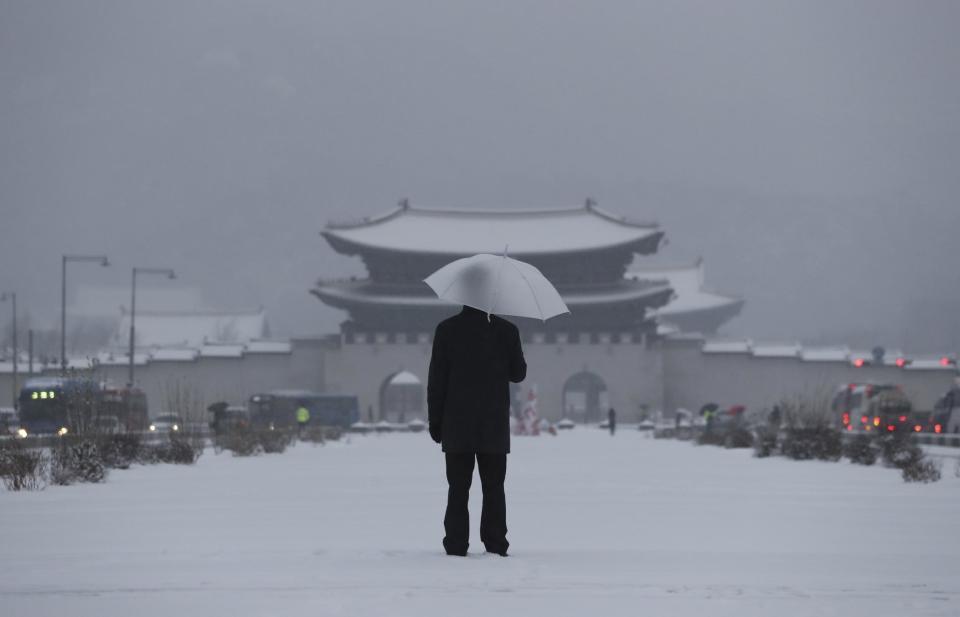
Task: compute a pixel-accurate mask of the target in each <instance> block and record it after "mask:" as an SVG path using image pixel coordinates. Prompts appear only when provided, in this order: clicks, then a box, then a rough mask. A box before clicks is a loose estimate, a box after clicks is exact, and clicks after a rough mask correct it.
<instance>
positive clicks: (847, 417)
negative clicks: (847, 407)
mask: <svg viewBox="0 0 960 617" xmlns="http://www.w3.org/2000/svg"><path fill="white" fill-rule="evenodd" d="M843 424H844V426H846V425H848V424H850V414H848V413H845V414H843Z"/></svg>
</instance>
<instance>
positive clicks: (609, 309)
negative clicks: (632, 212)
mask: <svg viewBox="0 0 960 617" xmlns="http://www.w3.org/2000/svg"><path fill="white" fill-rule="evenodd" d="M321 235H322V236H323V237H324V238H325V239H326V240H327V242H328V243H329V244H330V246H331V247H332V248H333V249H334V250H336V251H337V252H339V253H342V254H345V255H351V256H356V257H359V258H360V259H362V260H363V262H364V265H365V266H366V268H367V272H368V276H367V277H366V278H363V279H356V278H353V279H349V280H321V281H318V283H317V285H316V286H315V287H314V289H313V290H312V292H313V294H314V295H315V296H317V298H319V299H320V300H321V301H322V302H324V303H326V304H328V305H330V306H333V307H335V308H338V309H342V310H345V311H346V312H347V319H346V320H345V321H344V322H343V323H342V324H341V328H340V334H341V343H342V344H341V348H340V350H339V351H338V352H337V353H336V354H334V355H333V356H331V357H330V358H328V363H327V366H328V369H327V374H328V379H329V384H330V386H331V387H332V388H336V389H338V390H340V391H343V392H355V393H357V394H358V395H359V396H360V400H361V407H362V408H363V409H367V408H371V409H373V410H376V413H375V414H374V415H375V416H376V417H377V418H384V417H386V416H387V415H389V414H385V413H384V412H385V411H386V410H387V408H388V399H390V398H391V397H392V395H391V393H390V390H391V388H392V387H393V386H392V385H391V380H393V379H394V377H395V375H397V374H400V373H403V374H409V375H413V376H415V378H416V379H417V380H419V381H420V383H421V387H422V384H423V383H425V380H426V369H427V364H428V362H429V354H430V343H431V338H432V335H433V331H434V328H435V327H436V325H437V323H438V322H440V321H441V320H443V319H444V318H446V317H448V316H450V315H452V314H454V313H455V312H457V311H458V310H459V308H460V307H459V306H452V305H450V304H448V303H446V302H445V301H442V300H440V299H438V298H437V297H436V296H435V294H434V293H433V291H432V290H431V289H430V288H429V287H428V286H427V285H426V284H425V283H424V282H423V279H424V278H426V277H427V276H428V275H430V274H431V273H432V272H434V271H435V270H437V269H439V268H440V267H442V266H444V265H445V264H447V263H449V262H451V261H454V260H456V259H459V258H462V257H468V256H470V255H474V254H477V253H491V254H500V253H503V252H504V251H508V252H509V254H510V256H511V257H514V258H516V259H519V260H522V261H526V262H528V263H530V264H532V265H534V266H536V267H537V268H538V269H539V270H540V271H541V272H543V273H544V275H546V276H547V277H548V278H549V279H550V280H551V281H552V282H553V283H554V285H555V286H556V287H557V290H558V291H559V292H560V295H561V296H562V297H563V299H564V301H565V302H566V304H567V306H568V307H569V308H570V311H571V312H570V314H568V315H561V316H559V317H556V318H553V319H551V320H549V321H547V322H540V321H537V320H531V319H523V318H510V319H511V320H512V321H514V322H515V323H516V324H517V325H518V327H519V328H520V331H521V336H522V338H523V341H524V351H525V354H526V356H527V364H528V367H529V368H528V373H527V379H526V381H525V382H524V384H523V386H522V387H520V388H514V394H515V400H514V402H515V403H517V404H519V403H520V402H521V401H522V400H524V399H525V398H526V395H527V390H529V389H530V388H532V387H536V390H537V394H538V407H539V413H540V414H541V415H543V416H545V417H548V418H553V419H559V418H561V417H571V418H572V419H574V420H579V421H594V420H598V419H599V418H600V417H602V416H605V414H606V410H607V407H608V406H612V407H614V408H616V409H617V410H618V411H619V412H620V413H621V417H622V418H625V419H626V418H635V417H638V415H639V414H641V413H642V412H643V411H644V410H647V409H658V408H661V407H662V406H663V403H664V401H663V366H662V353H661V351H660V346H659V340H660V334H659V333H658V328H659V327H660V326H659V324H658V322H657V319H656V315H657V311H658V310H662V309H664V307H667V306H668V305H669V304H670V302H671V301H673V300H675V299H677V294H676V293H675V291H674V288H673V287H672V286H671V284H670V283H671V281H670V279H671V276H677V274H676V273H674V272H672V271H664V270H660V271H653V270H651V271H649V272H646V273H638V272H637V271H631V272H628V270H629V269H630V267H631V265H632V264H633V263H634V261H635V259H637V258H642V257H644V256H647V255H652V254H654V253H656V252H657V250H658V249H659V248H660V246H661V244H662V241H663V238H664V232H663V231H662V230H661V229H660V228H659V227H658V226H657V225H656V224H655V223H649V222H642V221H631V220H628V219H626V218H624V217H620V216H616V215H614V214H612V213H610V212H607V211H605V210H602V209H600V208H598V207H597V206H596V204H594V203H593V202H592V201H590V200H588V201H587V202H586V203H585V204H584V205H583V206H582V207H573V208H553V209H538V210H454V209H428V208H419V207H412V206H410V205H409V203H407V202H406V201H404V202H401V204H400V206H399V207H398V208H396V209H395V210H393V211H390V212H388V213H386V214H383V215H381V216H376V217H368V218H365V219H363V220H361V221H357V222H353V223H345V224H330V225H328V226H327V228H326V229H324V230H323V231H322V232H321ZM700 267H701V266H700V264H699V263H698V264H697V266H696V268H698V269H697V271H696V272H697V273H701V272H702V271H701V270H700V269H699V268H700ZM688 278H689V277H688ZM687 294H689V295H692V294H694V290H692V289H687ZM688 299H689V298H688ZM693 300H694V303H695V301H696V298H694V299H693ZM733 304H734V305H735V307H734V308H731V307H730V306H729V305H728V304H724V305H723V306H719V305H717V306H697V307H694V308H696V309H697V310H696V311H694V313H695V314H694V313H691V312H689V311H687V310H686V309H685V308H684V307H680V311H679V312H678V313H677V314H678V315H679V314H681V313H682V314H683V315H686V316H687V318H688V319H699V320H700V321H699V323H704V324H709V328H710V330H711V331H713V330H715V329H716V328H717V327H718V326H719V324H720V323H722V322H723V321H725V320H727V319H730V318H731V317H732V316H734V315H735V314H736V312H737V311H738V310H739V307H740V306H741V305H742V302H740V301H736V302H734V303H733ZM687 308H689V307H687Z"/></svg>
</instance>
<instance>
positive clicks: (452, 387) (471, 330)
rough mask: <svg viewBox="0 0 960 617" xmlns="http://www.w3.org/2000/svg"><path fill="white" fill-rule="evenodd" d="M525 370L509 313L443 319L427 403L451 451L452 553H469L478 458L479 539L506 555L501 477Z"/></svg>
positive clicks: (433, 429) (448, 539)
mask: <svg viewBox="0 0 960 617" xmlns="http://www.w3.org/2000/svg"><path fill="white" fill-rule="evenodd" d="M526 375H527V363H526V361H525V360H524V359H523V348H522V346H521V344H520V333H519V331H518V330H517V327H516V326H515V325H513V324H512V323H510V322H509V321H507V320H506V319H501V318H500V317H497V316H495V315H491V316H488V314H487V313H485V312H484V311H480V310H477V309H475V308H472V307H469V306H464V307H463V310H462V311H460V313H458V314H457V315H454V316H453V317H450V318H449V319H445V320H444V321H442V322H440V323H439V324H438V325H437V330H436V332H435V333H434V336H433V353H432V355H431V356H430V373H429V377H428V381H427V409H428V414H429V419H430V437H432V438H433V440H434V441H436V442H437V443H439V444H442V445H443V452H444V453H445V455H446V462H447V483H448V485H449V489H448V491H447V511H446V515H445V516H444V518H443V526H444V530H445V531H446V536H445V537H444V539H443V547H444V548H445V549H446V551H447V554H448V555H466V554H467V547H468V545H469V541H470V514H469V511H468V510H467V500H468V498H469V493H470V484H471V482H472V480H473V462H474V459H476V461H477V466H478V467H479V468H480V484H481V486H482V488H483V512H482V514H481V516H480V540H481V541H482V542H483V544H484V546H486V548H487V551H489V552H491V553H497V554H498V555H503V556H504V557H505V556H506V555H507V547H508V546H509V543H508V542H507V506H506V498H505V496H504V493H503V482H504V479H505V477H506V474H507V453H509V452H510V382H511V381H512V382H521V381H523V379H524V378H525V377H526Z"/></svg>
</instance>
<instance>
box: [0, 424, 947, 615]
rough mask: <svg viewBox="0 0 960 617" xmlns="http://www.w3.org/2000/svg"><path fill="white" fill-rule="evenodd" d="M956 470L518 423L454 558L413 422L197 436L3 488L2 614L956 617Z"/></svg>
mask: <svg viewBox="0 0 960 617" xmlns="http://www.w3.org/2000/svg"><path fill="white" fill-rule="evenodd" d="M953 464H954V459H945V460H944V479H943V480H942V481H941V482H938V483H934V484H928V485H919V484H906V483H904V482H903V481H902V480H901V479H900V475H899V473H897V472H896V471H894V470H890V469H884V468H882V467H880V466H875V467H862V466H856V465H851V464H847V463H816V462H805V463H804V462H794V461H788V460H785V459H781V458H774V459H764V460H758V459H754V458H753V457H752V456H751V453H750V451H747V450H724V449H721V448H713V447H706V446H701V447H697V446H694V445H691V444H690V443H688V442H678V441H673V440H653V439H649V438H647V437H645V436H644V435H643V434H642V433H640V432H638V431H633V430H628V429H626V428H624V430H622V431H620V432H618V433H617V435H616V436H615V437H613V438H611V437H610V436H609V435H608V434H607V433H605V432H603V431H600V430H597V429H592V428H584V427H580V428H577V429H574V430H573V431H570V432H566V433H562V434H561V435H560V436H557V437H539V438H515V439H514V448H513V454H511V455H510V457H509V467H510V469H509V473H508V476H507V499H508V522H509V527H510V533H509V538H510V540H511V553H512V556H511V557H509V558H507V559H503V558H500V557H495V556H492V555H486V554H483V553H482V545H480V543H479V540H478V537H477V525H478V523H479V505H480V500H479V490H478V489H479V483H478V482H476V481H475V484H474V491H475V492H474V493H473V495H472V499H471V513H472V518H471V528H472V537H471V540H472V542H473V544H472V545H471V554H470V555H469V556H468V557H467V558H465V559H464V558H457V557H447V556H446V555H444V554H443V549H442V547H441V546H440V539H441V537H442V534H443V527H442V523H441V521H442V517H443V506H444V500H445V490H446V485H445V482H444V478H443V461H442V456H441V454H440V451H439V448H437V447H436V446H434V445H433V444H432V443H430V441H429V438H428V437H426V435H425V434H423V433H421V434H393V435H384V436H375V435H371V436H365V437H356V436H354V437H351V438H350V440H349V441H344V442H340V443H331V444H328V445H326V446H311V445H306V444H301V445H298V446H296V447H295V448H294V449H292V450H290V451H288V452H287V453H285V454H281V455H264V456H260V457H253V458H234V457H232V456H229V455H228V454H226V453H224V454H221V455H214V454H213V453H212V451H210V450H208V451H207V453H206V454H205V455H204V456H203V457H201V459H200V460H199V461H198V463H197V464H196V466H194V467H189V466H172V465H165V466H153V467H140V466H135V467H134V468H132V469H130V470H127V471H114V472H112V474H111V476H110V478H109V480H108V482H106V483H104V484H95V485H89V484H88V485H76V486H70V487H51V488H49V489H48V490H46V491H42V492H22V493H11V492H4V493H0V527H2V529H3V530H4V540H3V550H2V551H0V568H2V572H3V576H2V577H0V614H3V615H4V616H17V617H19V616H35V617H42V616H47V615H71V616H74V617H79V616H87V615H89V616H94V615H95V616H104V615H137V616H138V617H152V616H154V615H157V616H168V615H191V616H192V615H196V616H205V617H206V616H215V615H224V616H228V615H229V616H234V615H257V616H268V615H278V616H296V615H310V616H317V615H350V616H357V615H376V616H381V615H417V616H429V615H449V614H457V615H464V616H466V615H551V616H554V615H556V616H559V615H589V614H592V615H736V616H737V617H747V616H752V615H757V616H768V615H777V616H781V617H782V616H789V615H802V616H809V615H844V616H851V615H869V616H871V617H877V616H882V615H891V616H897V617H905V616H910V617H921V616H928V615H943V616H946V615H957V614H958V612H960V577H958V573H960V566H958V564H960V538H958V536H957V533H956V513H957V512H960V479H958V478H957V477H956V476H955V475H954V473H953ZM452 606H455V607H456V610H455V611H454V612H453V613H452V612H451V607H452Z"/></svg>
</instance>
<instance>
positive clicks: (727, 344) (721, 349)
mask: <svg viewBox="0 0 960 617" xmlns="http://www.w3.org/2000/svg"><path fill="white" fill-rule="evenodd" d="M752 346H753V343H752V342H751V341H750V339H744V340H738V341H736V340H733V341H722V340H716V341H706V342H704V344H703V353H750V350H751V348H752Z"/></svg>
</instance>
